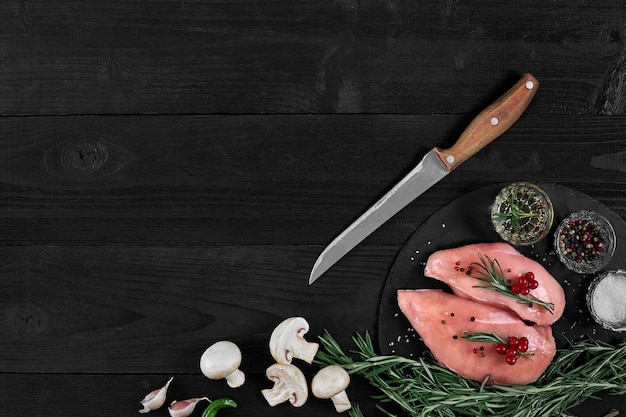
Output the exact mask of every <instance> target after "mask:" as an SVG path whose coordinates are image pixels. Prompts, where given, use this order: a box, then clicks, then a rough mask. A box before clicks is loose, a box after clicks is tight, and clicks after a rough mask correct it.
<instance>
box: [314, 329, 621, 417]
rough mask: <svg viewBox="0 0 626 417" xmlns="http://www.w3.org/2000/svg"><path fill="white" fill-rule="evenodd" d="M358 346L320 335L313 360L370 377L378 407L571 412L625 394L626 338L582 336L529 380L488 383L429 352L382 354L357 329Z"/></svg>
mask: <svg viewBox="0 0 626 417" xmlns="http://www.w3.org/2000/svg"><path fill="white" fill-rule="evenodd" d="M352 340H353V341H354V343H355V345H356V347H357V349H356V350H352V351H350V353H351V354H354V355H356V357H355V358H353V357H351V356H348V355H347V354H346V353H344V351H343V350H342V349H341V347H340V346H339V345H338V344H337V342H336V341H335V340H334V339H333V337H332V336H331V335H330V334H329V333H328V332H325V333H324V335H323V336H321V337H320V344H321V349H320V350H319V351H318V354H317V356H316V360H315V362H316V363H317V364H318V365H320V366H326V365H330V364H337V365H340V366H342V367H344V368H345V369H346V370H347V371H348V373H350V374H353V375H359V376H361V377H364V378H365V379H367V380H368V381H369V382H370V383H371V384H372V385H373V386H374V387H376V388H378V389H379V390H380V392H381V394H380V395H379V396H376V397H375V398H376V399H378V400H379V401H380V404H378V405H377V406H378V407H379V408H380V409H381V410H382V411H383V412H385V414H386V415H387V416H392V415H393V414H391V413H389V412H387V411H385V410H384V408H383V405H384V403H389V402H394V403H396V404H397V405H398V406H400V407H401V408H402V409H404V410H405V411H406V412H408V413H409V414H410V415H411V416H413V417H426V416H444V417H453V416H458V415H473V416H475V415H478V416H510V417H534V416H559V417H560V416H569V415H570V414H568V413H567V410H569V409H571V408H572V407H574V406H576V405H578V404H580V403H582V402H583V401H585V400H586V399H588V398H593V397H594V396H595V395H596V394H597V393H598V392H601V391H608V392H609V393H610V394H612V395H624V394H626V342H622V343H621V344H620V345H618V346H612V345H610V344H606V343H603V342H592V341H583V342H578V343H576V344H572V345H571V346H570V347H569V348H567V349H559V350H558V351H557V355H556V357H555V359H554V360H553V362H552V363H551V364H550V366H549V367H548V369H547V370H546V372H545V373H544V374H543V376H542V377H541V378H540V379H539V380H537V381H536V382H535V383H534V384H530V385H518V386H516V385H486V380H485V381H484V382H483V383H478V382H474V381H469V380H467V379H465V378H463V377H461V376H460V375H458V374H456V373H454V372H452V371H450V370H449V369H447V368H445V367H443V366H441V365H439V364H438V363H437V361H436V360H435V359H434V358H432V357H431V356H425V357H421V358H419V359H408V358H405V357H402V356H381V355H378V354H377V353H376V352H375V350H374V346H373V343H372V340H371V337H370V336H369V334H368V333H365V335H364V336H362V335H360V334H356V335H355V336H354V337H353V338H352Z"/></svg>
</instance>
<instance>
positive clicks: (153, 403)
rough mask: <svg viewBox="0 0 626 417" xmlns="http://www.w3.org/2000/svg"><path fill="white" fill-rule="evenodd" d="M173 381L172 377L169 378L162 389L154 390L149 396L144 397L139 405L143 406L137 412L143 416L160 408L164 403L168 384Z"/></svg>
mask: <svg viewBox="0 0 626 417" xmlns="http://www.w3.org/2000/svg"><path fill="white" fill-rule="evenodd" d="M173 379H174V377H171V378H170V379H169V381H167V383H166V384H165V385H164V386H163V387H162V388H159V389H155V390H154V391H152V392H151V393H150V394H148V395H146V396H145V397H144V398H143V400H141V405H143V408H142V409H141V410H139V412H140V413H142V414H144V413H147V412H149V411H152V410H156V409H157V408H159V407H161V406H162V405H163V404H164V403H165V396H166V395H167V389H168V388H169V386H170V383H171V382H172V380H173Z"/></svg>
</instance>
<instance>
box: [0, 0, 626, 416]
mask: <svg viewBox="0 0 626 417" xmlns="http://www.w3.org/2000/svg"><path fill="white" fill-rule="evenodd" d="M624 39H626V5H625V4H623V3H622V2H610V3H607V2H604V3H599V2H593V1H590V0H584V1H579V2H576V3H572V2H571V1H561V0H557V1H550V2H545V1H540V0H528V1H524V2H515V3H506V2H505V3H503V2H502V1H496V0H488V1H483V2H480V5H478V4H475V3H466V2H458V1H449V0H435V1H430V2H424V1H414V0H386V1H378V0H364V1H353V0H337V1H335V0H321V1H312V0H298V1H291V0H276V1H263V2H259V1H241V0H229V1H217V0H184V1H172V0H141V1H135V0H116V1H101V0H83V1H71V0H4V1H1V2H0V248H1V250H0V283H1V285H0V336H1V337H0V398H2V402H0V415H1V416H29V417H32V416H44V415H45V416H49V415H64V416H81V417H85V416H87V417H88V416H94V417H95V416H98V417H100V416H104V415H115V416H131V415H137V410H138V409H139V400H141V398H143V396H144V395H145V394H147V393H148V392H149V391H151V390H152V389H155V388H158V387H159V386H160V385H162V384H163V382H164V381H165V380H167V379H168V378H169V377H170V376H175V383H174V384H173V385H172V391H171V395H170V396H169V397H168V400H173V399H178V400H182V399H185V398H189V397H193V396H203V395H207V396H209V397H211V398H216V397H219V396H232V397H233V398H235V399H236V400H237V401H238V403H239V409H238V410H236V411H234V410H229V411H231V412H230V413H229V415H232V416H233V417H234V416H236V415H245V416H249V415H258V416H267V415H272V416H293V417H296V416H303V417H304V416H331V415H336V413H335V412H334V411H333V410H332V408H331V407H330V405H329V404H328V402H325V401H321V400H315V399H314V400H312V401H310V402H309V403H308V404H307V405H306V406H305V407H303V408H301V409H298V410H294V409H293V408H292V407H290V406H287V405H284V406H279V407H276V408H270V407H268V406H267V405H266V404H265V402H264V399H263V398H262V396H261V394H260V390H261V389H263V388H266V387H269V385H270V382H269V381H268V380H266V378H265V376H264V370H265V368H266V367H267V366H268V365H270V363H271V362H272V360H271V357H270V356H269V353H268V350H267V342H268V336H269V334H270V332H271V330H272V329H273V327H274V326H275V325H276V324H278V322H280V321H281V320H282V319H284V318H285V317H287V316H290V315H301V316H304V317H306V318H307V319H308V320H309V321H310V323H311V330H310V332H309V333H310V337H311V338H315V337H316V336H317V335H319V334H321V332H322V331H323V330H324V329H328V330H330V331H331V332H332V333H333V335H334V336H335V337H337V339H338V340H339V342H340V343H341V344H342V345H343V346H345V347H346V348H351V346H352V345H351V341H350V336H351V335H352V334H353V332H355V331H359V332H363V331H371V332H374V331H375V329H376V328H377V324H378V323H377V318H378V311H377V308H378V304H379V301H380V294H381V291H382V288H383V285H384V280H385V277H386V276H387V273H388V270H389V268H390V266H391V265H392V263H393V261H394V259H395V256H396V255H397V253H398V251H399V249H400V247H401V245H402V244H403V243H404V242H405V241H406V239H407V238H408V237H409V236H410V235H411V234H412V233H413V231H414V230H415V229H416V228H417V227H418V226H419V225H420V224H422V223H423V222H424V221H425V220H426V219H427V218H428V217H429V216H430V215H431V214H432V213H434V212H435V211H436V210H438V209H439V208H441V207H443V206H444V205H446V204H448V203H449V202H451V201H453V200H454V199H456V198H458V197H460V196H462V195H465V194H466V193H468V192H470V191H473V190H475V189H477V188H479V187H482V186H486V185H490V184H494V183H496V182H512V181H517V180H530V181H536V182H554V183H560V184H563V185H565V186H568V187H570V188H573V189H575V190H578V191H580V192H583V193H585V194H587V195H589V196H590V197H592V198H595V199H597V200H599V201H600V202H602V203H603V204H605V205H606V206H608V207H609V208H610V209H612V210H613V211H614V212H615V213H617V214H618V215H620V216H622V217H626V194H625V192H624V190H625V189H626V188H625V185H626V150H625V149H626V113H625V111H626V104H625V103H626V98H625V97H626V96H625V93H624V92H625V89H624V88H625V87H624V86H625V80H626V65H625V62H626V48H625V46H624ZM524 72H531V73H533V75H535V76H536V77H537V78H538V80H539V82H540V84H541V87H540V89H539V91H538V93H537V95H536V96H535V98H534V100H533V102H532V103H531V106H530V108H529V109H528V110H527V112H526V113H525V114H524V115H523V117H522V118H521V119H520V121H519V122H517V123H516V124H515V125H514V126H513V127H512V128H511V129H510V130H509V131H508V132H507V133H506V134H505V135H504V136H503V137H501V138H500V139H498V140H496V141H495V142H493V143H492V144H490V145H489V146H488V147H487V148H485V149H484V150H482V151H481V152H479V153H478V154H477V155H475V156H474V157H472V158H471V159H470V160H468V161H467V162H465V163H464V164H463V165H461V166H460V167H459V168H458V169H457V170H455V172H454V173H453V174H451V175H450V176H449V177H447V178H446V179H445V180H444V181H442V182H441V183H440V184H438V185H437V186H436V187H434V188H433V189H431V190H429V191H428V192H427V193H426V194H425V195H424V196H423V197H422V198H420V199H419V200H417V201H415V202H414V203H413V204H411V205H409V206H408V207H407V208H406V209H405V210H403V211H402V212H400V213H398V215H396V216H395V217H394V218H393V219H392V220H390V221H389V222H388V223H387V224H385V225H383V226H382V227H381V228H380V229H379V230H377V231H376V232H375V233H374V234H373V235H371V236H370V237H369V238H368V239H367V240H366V241H365V242H363V244H362V245H359V246H358V247H357V248H355V249H354V251H352V252H351V253H349V254H348V255H347V256H346V257H344V258H343V259H342V260H341V261H340V262H339V263H338V264H337V265H335V266H334V267H333V268H332V269H331V270H330V271H329V272H328V273H327V274H326V275H325V276H324V277H323V278H322V279H320V280H319V281H318V282H316V283H315V285H314V286H308V285H307V278H308V274H309V272H310V268H311V267H312V265H313V263H314V261H315V259H316V257H317V255H318V254H319V253H320V252H321V250H322V248H323V247H324V245H326V244H327V243H328V242H329V241H330V240H331V239H332V238H333V237H335V235H336V234H337V233H339V232H340V231H341V230H342V229H343V228H344V227H345V226H346V225H347V224H349V223H350V222H351V221H352V220H354V219H355V218H356V217H357V216H358V215H359V214H360V213H361V212H362V211H363V210H364V209H366V208H367V207H368V206H369V205H370V204H371V203H373V202H374V201H376V200H377V199H378V198H379V197H380V196H381V195H382V194H383V193H384V192H386V191H387V190H388V189H389V187H390V186H391V185H393V184H394V183H395V182H396V181H397V180H399V179H400V178H401V177H402V176H403V175H404V174H406V173H407V172H408V171H409V170H410V169H411V168H412V167H413V166H414V165H415V164H416V163H417V162H418V161H419V159H420V158H421V156H422V155H423V154H424V153H425V152H427V151H428V150H430V149H431V148H433V147H434V146H441V147H449V146H451V145H452V144H453V143H454V141H455V140H456V138H457V137H458V135H459V134H460V133H461V132H462V130H463V129H464V128H465V126H466V125H467V124H468V123H469V122H470V121H471V119H472V118H473V117H474V116H475V115H477V114H478V113H479V112H480V111H481V110H482V109H483V108H484V107H486V106H487V105H488V104H490V103H491V102H493V101H494V100H495V99H496V98H497V97H499V96H500V95H501V94H502V93H504V91H506V90H507V89H508V88H509V87H510V86H511V85H512V84H513V83H514V82H515V81H516V80H517V79H518V78H519V76H520V75H521V74H522V73H524ZM226 338H228V339H232V340H234V341H236V342H237V343H238V344H240V346H241V348H242V351H243V353H244V358H245V359H244V364H245V369H244V370H245V371H246V372H247V373H248V375H249V376H248V381H249V383H248V384H247V385H245V386H244V387H243V388H242V389H241V390H231V389H229V388H227V387H226V386H225V384H223V383H222V382H215V381H208V380H206V379H205V378H203V377H202V376H201V375H200V372H199V369H198V364H197V362H198V360H199V355H200V354H201V353H202V351H203V350H204V349H205V348H206V347H207V346H208V345H209V344H210V343H212V342H214V341H216V340H219V339H226ZM315 370H316V369H315V367H314V366H306V367H305V371H306V374H307V376H309V377H310V376H311V375H312V374H313V373H314V371H315ZM353 384H354V385H353V386H352V388H351V391H350V392H349V393H350V395H351V398H352V399H353V400H356V401H357V402H359V403H360V405H361V408H362V409H363V410H364V413H365V415H366V416H374V415H380V411H378V410H377V409H376V408H375V401H373V400H371V399H370V398H369V397H370V395H372V394H374V392H373V389H372V388H371V387H370V386H369V385H368V384H367V383H365V382H364V381H363V380H361V379H358V378H356V379H355V380H354V382H353ZM612 407H613V408H620V411H621V412H622V413H624V412H626V409H624V405H623V398H615V397H608V398H605V399H603V400H602V401H591V402H587V403H586V404H584V405H583V406H581V407H579V408H577V409H576V410H574V412H575V414H576V415H580V416H583V415H584V416H587V417H600V416H602V415H604V414H606V413H607V412H608V411H610V408H612ZM152 414H154V415H155V416H166V415H168V413H167V411H166V410H165V409H161V410H158V411H156V412H153V413H151V415H152ZM195 415H199V413H196V414H195ZM224 415H226V412H225V413H224ZM398 415H401V414H400V413H398Z"/></svg>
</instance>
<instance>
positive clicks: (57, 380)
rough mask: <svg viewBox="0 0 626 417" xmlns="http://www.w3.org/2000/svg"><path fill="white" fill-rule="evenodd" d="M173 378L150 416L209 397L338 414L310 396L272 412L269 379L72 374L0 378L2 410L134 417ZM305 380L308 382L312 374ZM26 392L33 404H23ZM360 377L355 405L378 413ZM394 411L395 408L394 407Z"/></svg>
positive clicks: (245, 407) (314, 415)
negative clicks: (232, 382)
mask: <svg viewBox="0 0 626 417" xmlns="http://www.w3.org/2000/svg"><path fill="white" fill-rule="evenodd" d="M171 376H174V380H173V381H172V383H171V384H170V387H169V389H168V395H167V400H166V403H165V405H164V406H163V407H162V408H160V409H158V410H155V411H152V412H150V413H149V414H148V415H149V416H157V417H163V416H169V414H168V412H167V406H168V405H169V404H170V403H171V402H172V401H173V400H178V401H180V400H184V399H187V398H192V397H198V396H199V397H202V396H207V397H208V398H210V399H216V398H221V397H228V398H232V399H233V400H234V401H235V402H236V403H237V408H236V409H223V410H221V411H220V412H219V413H218V415H219V416H233V417H234V416H253V415H269V414H270V413H271V415H272V416H276V417H282V416H285V417H288V416H296V415H297V416H299V417H318V416H331V415H336V414H337V413H336V412H335V410H334V408H333V406H332V403H331V401H330V400H321V399H317V398H315V397H313V395H312V394H310V393H309V399H308V401H307V403H306V404H305V405H304V406H302V407H300V408H294V407H292V406H291V405H290V404H288V403H287V404H279V405H278V406H276V407H274V408H271V407H270V406H269V405H268V404H267V402H266V401H265V399H264V398H263V396H262V394H261V390H262V389H266V388H271V387H272V385H273V384H272V382H270V381H269V380H267V379H266V378H265V375H259V374H249V375H247V379H248V381H247V382H246V384H244V385H243V386H242V387H240V388H237V389H231V388H229V387H228V386H226V384H225V383H224V382H223V381H210V380H208V379H206V378H204V377H203V376H202V375H197V374H194V375H184V374H174V375H172V374H158V375H154V374H152V375H102V374H96V375H72V374H69V375H68V374H42V375H28V374H26V375H14V374H0V394H1V395H2V396H3V401H2V404H0V412H2V414H3V415H6V416H45V415H55V416H56V415H64V416H81V417H102V415H103V414H107V415H115V416H136V415H139V414H138V413H137V410H139V409H140V408H142V406H141V404H140V403H139V401H140V400H141V399H142V398H143V397H144V395H146V394H148V392H150V391H152V390H153V389H157V388H160V387H161V386H162V385H163V384H164V383H165V381H167V380H168V379H169V378H170V377H171ZM306 377H307V378H308V380H309V381H310V380H311V378H312V374H311V375H309V374H307V375H306ZM24 393H28V398H29V401H25V396H24ZM376 393H377V392H376V391H375V390H374V388H372V387H370V386H369V384H367V383H366V382H365V381H364V380H362V379H354V380H353V381H352V382H351V385H350V387H349V390H348V395H349V398H350V400H351V401H353V402H357V403H358V404H359V405H360V408H361V410H362V411H363V412H364V413H365V415H372V416H373V415H376V414H377V413H378V412H379V411H377V410H376V408H375V406H374V404H375V403H374V402H373V401H372V400H371V399H370V396H371V395H373V394H376ZM206 404H207V403H206V402H201V403H198V405H197V407H196V411H194V414H193V415H194V416H200V415H201V413H202V411H203V410H204V408H205V407H206ZM391 409H392V410H393V408H391Z"/></svg>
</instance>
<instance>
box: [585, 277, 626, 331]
mask: <svg viewBox="0 0 626 417" xmlns="http://www.w3.org/2000/svg"><path fill="white" fill-rule="evenodd" d="M625 300H626V271H625V270H622V269H620V270H617V271H608V272H605V273H603V274H601V275H598V277H597V278H596V279H594V280H593V281H592V282H591V284H590V285H589V291H588V292H587V307H588V308H589V312H590V313H591V317H593V319H594V320H595V321H596V323H598V324H600V325H601V326H602V327H604V328H605V329H609V330H614V331H618V332H623V331H626V302H625Z"/></svg>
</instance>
